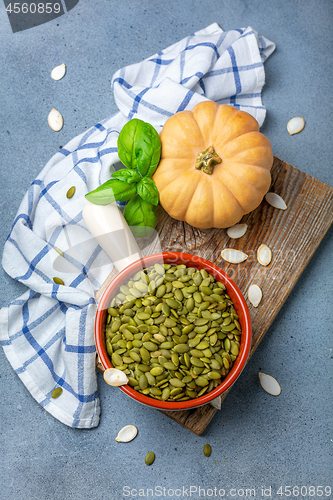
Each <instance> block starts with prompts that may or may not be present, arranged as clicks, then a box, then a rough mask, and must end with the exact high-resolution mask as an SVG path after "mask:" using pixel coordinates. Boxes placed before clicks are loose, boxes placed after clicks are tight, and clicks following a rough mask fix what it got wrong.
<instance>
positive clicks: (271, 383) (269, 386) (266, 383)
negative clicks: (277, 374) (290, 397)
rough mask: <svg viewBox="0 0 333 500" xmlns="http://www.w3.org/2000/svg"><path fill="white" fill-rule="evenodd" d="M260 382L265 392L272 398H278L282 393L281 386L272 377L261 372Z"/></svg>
mask: <svg viewBox="0 0 333 500" xmlns="http://www.w3.org/2000/svg"><path fill="white" fill-rule="evenodd" d="M259 380H260V384H261V387H262V388H263V389H264V391H266V392H268V393H269V394H271V395H272V396H278V395H279V394H280V393H281V387H280V384H279V383H278V382H277V381H276V380H275V378H273V377H271V376H270V375H266V374H265V373H261V372H259Z"/></svg>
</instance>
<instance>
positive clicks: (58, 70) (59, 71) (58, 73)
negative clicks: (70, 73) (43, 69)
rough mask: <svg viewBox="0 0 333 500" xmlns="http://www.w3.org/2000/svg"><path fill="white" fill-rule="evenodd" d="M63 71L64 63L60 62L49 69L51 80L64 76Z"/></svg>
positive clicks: (64, 70)
mask: <svg viewBox="0 0 333 500" xmlns="http://www.w3.org/2000/svg"><path fill="white" fill-rule="evenodd" d="M65 73H66V64H65V63H62V64H60V66H56V67H55V68H53V70H52V71H51V78H53V80H61V79H62V78H63V77H64V76H65Z"/></svg>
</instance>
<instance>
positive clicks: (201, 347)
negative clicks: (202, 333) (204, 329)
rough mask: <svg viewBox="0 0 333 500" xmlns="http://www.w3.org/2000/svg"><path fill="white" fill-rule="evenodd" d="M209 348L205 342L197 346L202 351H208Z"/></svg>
mask: <svg viewBox="0 0 333 500" xmlns="http://www.w3.org/2000/svg"><path fill="white" fill-rule="evenodd" d="M207 347H209V344H208V342H206V341H205V340H203V341H202V342H200V344H198V345H197V349H200V350H203V349H207Z"/></svg>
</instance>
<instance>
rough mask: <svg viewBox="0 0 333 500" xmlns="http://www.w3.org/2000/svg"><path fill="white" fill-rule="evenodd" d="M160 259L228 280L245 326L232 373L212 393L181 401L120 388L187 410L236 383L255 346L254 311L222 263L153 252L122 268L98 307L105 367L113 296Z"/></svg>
mask: <svg viewBox="0 0 333 500" xmlns="http://www.w3.org/2000/svg"><path fill="white" fill-rule="evenodd" d="M156 262H159V263H163V262H164V263H166V264H172V265H178V264H185V265H186V266H187V267H195V268H197V269H199V270H200V269H206V271H207V272H208V273H210V274H211V275H212V276H214V278H215V279H216V281H220V282H222V283H224V285H225V286H226V289H227V293H228V295H229V296H230V298H231V300H232V301H233V304H234V307H235V309H236V311H237V314H238V316H239V322H240V324H241V327H242V335H241V341H240V350H239V354H238V356H237V358H236V360H235V362H234V364H233V366H232V369H231V370H230V372H229V373H228V375H227V376H226V377H225V378H224V379H223V380H222V382H221V384H220V385H218V386H217V387H216V388H215V389H214V390H212V391H211V392H209V393H208V394H204V395H203V396H201V397H198V398H196V399H190V400H187V401H181V402H170V401H159V400H157V399H154V398H151V397H149V396H145V395H143V394H141V393H140V392H138V391H136V390H134V389H133V388H132V387H130V386H129V385H123V386H121V387H120V389H121V390H122V391H123V392H124V393H125V394H127V395H128V396H129V397H131V398H132V399H134V400H135V401H137V402H139V403H142V404H144V405H146V406H150V407H152V408H157V409H159V410H164V411H168V410H172V411H175V410H187V409H190V408H196V407H199V406H202V405H204V404H206V403H209V402H210V401H212V400H213V399H215V398H217V397H218V396H221V395H222V394H224V393H225V392H226V391H227V390H228V389H230V387H231V386H232V385H233V384H234V383H235V381H236V380H237V378H238V377H239V375H240V374H241V372H242V370H243V369H244V367H245V365H246V362H247V359H248V355H249V352H250V347H251V336H252V332H251V320H250V314H249V310H248V307H247V304H246V302H245V299H244V297H243V295H242V293H241V292H240V290H239V289H238V287H237V285H236V284H235V283H234V282H233V280H232V279H231V278H230V277H229V276H228V275H227V274H226V273H225V272H223V271H222V269H220V268H219V267H218V266H216V265H215V264H213V263H212V262H209V261H207V260H205V259H202V258H201V257H198V256H196V255H191V254H186V253H179V252H162V253H159V254H154V255H149V256H148V257H144V258H143V259H141V260H137V261H135V262H133V263H132V264H130V265H129V266H127V267H126V268H125V269H124V270H123V271H121V272H120V273H119V274H118V275H117V276H116V277H115V278H114V279H113V281H112V282H111V283H110V284H109V285H108V287H107V288H106V289H105V291H104V293H103V295H102V297H101V299H100V301H99V304H98V309H97V314H96V321H95V341H96V347H97V352H98V355H99V358H100V360H101V363H102V365H103V367H104V369H107V368H111V367H112V364H111V361H110V357H109V355H108V353H107V351H106V346H105V324H106V318H107V309H108V307H110V302H111V300H112V299H113V297H114V296H115V295H116V294H117V293H118V292H119V287H120V285H122V284H126V283H127V282H128V281H129V279H130V278H131V277H132V276H134V274H135V273H136V272H138V271H140V270H141V269H144V268H147V267H149V266H151V265H153V264H155V263H156Z"/></svg>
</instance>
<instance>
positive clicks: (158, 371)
mask: <svg viewBox="0 0 333 500" xmlns="http://www.w3.org/2000/svg"><path fill="white" fill-rule="evenodd" d="M163 372H164V369H163V368H162V366H155V367H154V368H152V369H151V370H150V374H151V375H153V377H158V376H159V375H162V373H163Z"/></svg>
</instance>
